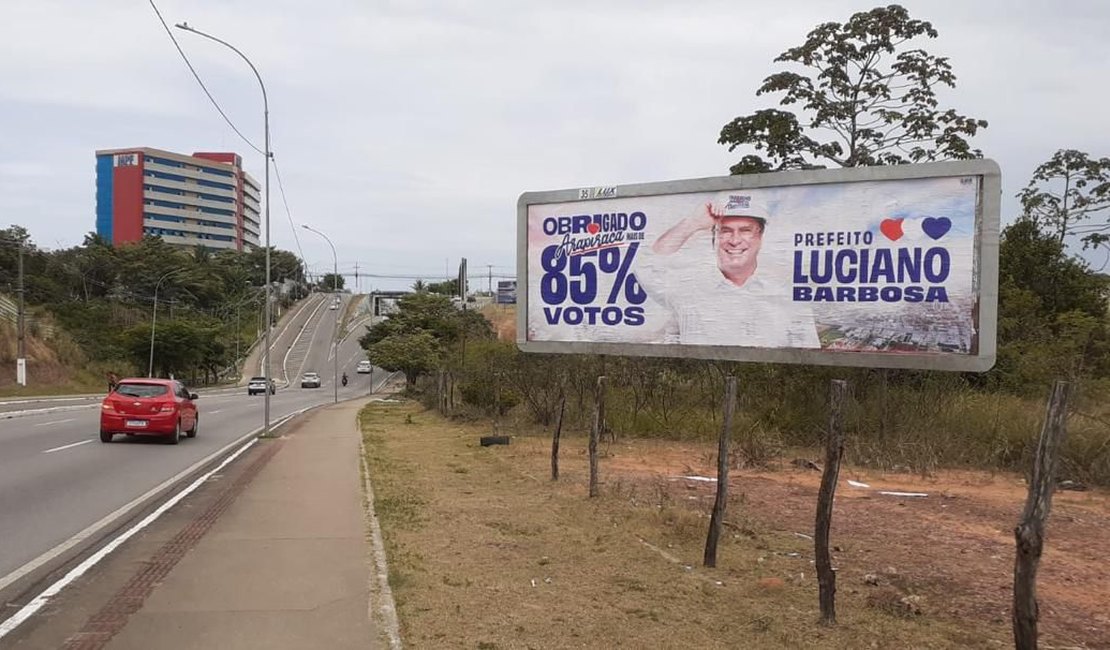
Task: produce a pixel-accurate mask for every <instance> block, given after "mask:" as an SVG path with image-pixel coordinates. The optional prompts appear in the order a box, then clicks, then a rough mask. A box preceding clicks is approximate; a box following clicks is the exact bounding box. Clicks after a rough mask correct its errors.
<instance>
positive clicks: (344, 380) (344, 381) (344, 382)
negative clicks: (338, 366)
mask: <svg viewBox="0 0 1110 650" xmlns="http://www.w3.org/2000/svg"><path fill="white" fill-rule="evenodd" d="M342 381H343V385H344V386H346V385H347V375H343V380H342Z"/></svg>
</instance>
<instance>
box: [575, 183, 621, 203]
mask: <svg viewBox="0 0 1110 650" xmlns="http://www.w3.org/2000/svg"><path fill="white" fill-rule="evenodd" d="M616 195H617V188H616V187H612V186H610V187H586V188H583V189H580V190H578V199H579V200H580V201H581V200H585V199H609V198H613V197H615V196H616Z"/></svg>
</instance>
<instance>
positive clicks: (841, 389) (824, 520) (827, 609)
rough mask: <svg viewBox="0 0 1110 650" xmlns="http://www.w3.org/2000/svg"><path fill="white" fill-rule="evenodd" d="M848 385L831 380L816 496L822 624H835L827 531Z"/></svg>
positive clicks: (841, 448) (815, 533) (815, 540)
mask: <svg viewBox="0 0 1110 650" xmlns="http://www.w3.org/2000/svg"><path fill="white" fill-rule="evenodd" d="M847 396H848V382H846V381H844V380H843V379H834V380H832V383H831V384H830V386H829V431H828V434H827V436H826V437H825V468H824V471H823V472H822V474H821V489H820V491H819V492H818V493H817V522H816V526H815V527H814V531H813V547H814V556H815V558H814V563H815V564H816V566H817V586H818V591H819V598H820V601H821V603H820V604H821V623H822V624H824V625H835V624H836V572H835V571H833V568H832V558H831V557H830V555H829V528H830V527H831V525H832V513H833V497H835V496H836V481H837V479H838V478H839V476H840V456H841V455H842V454H843V453H844V402H845V401H847Z"/></svg>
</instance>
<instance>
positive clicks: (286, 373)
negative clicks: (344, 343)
mask: <svg viewBox="0 0 1110 650" xmlns="http://www.w3.org/2000/svg"><path fill="white" fill-rule="evenodd" d="M325 302H327V301H326V300H322V301H320V304H319V305H316V309H313V310H312V313H311V314H309V315H308V318H307V319H306V320H305V322H304V325H302V326H301V330H300V331H299V332H297V336H295V337H293V342H292V343H290V344H289V349H288V350H286V351H285V357H284V358H282V360H281V374H282V375H283V376H284V377H285V385H286V386H292V385H293V382H291V381H289V368H288V367H287V366H288V365H289V355H290V354H293V348H294V347H296V345H297V341H299V340H301V336H302V335H304V331H305V329H307V328H308V324H309V323H311V322H312V319H313V317H315V316H316V312H318V311H320V309H321V308H323V306H324V303H325ZM312 333H313V335H315V334H316V329H315V328H313V330H312ZM301 370H304V361H303V360H302V361H301V367H300V368H298V369H297V375H299V374H301V372H300V371H301Z"/></svg>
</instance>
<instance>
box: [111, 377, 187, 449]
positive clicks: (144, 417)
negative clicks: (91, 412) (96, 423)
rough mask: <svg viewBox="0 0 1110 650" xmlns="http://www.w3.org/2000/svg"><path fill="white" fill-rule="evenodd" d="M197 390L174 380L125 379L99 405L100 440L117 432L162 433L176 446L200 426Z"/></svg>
mask: <svg viewBox="0 0 1110 650" xmlns="http://www.w3.org/2000/svg"><path fill="white" fill-rule="evenodd" d="M196 399H197V394H196V393H190V392H189V391H188V390H187V389H186V388H185V386H184V385H182V383H181V382H179V381H175V380H172V379H122V380H120V382H119V385H118V386H116V389H115V390H113V391H112V392H111V393H108V396H107V397H105V398H104V402H103V403H102V404H101V405H100V442H112V436H113V435H115V434H117V433H118V434H126V435H129V436H162V437H165V438H166V442H168V443H169V444H171V445H176V444H177V443H179V442H181V434H182V433H184V434H185V435H186V436H188V437H190V438H195V437H196V435H197V429H198V427H199V426H200V419H199V418H198V417H197V406H196V404H195V403H194V400H196Z"/></svg>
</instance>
